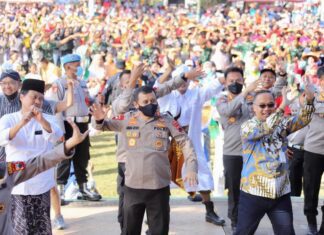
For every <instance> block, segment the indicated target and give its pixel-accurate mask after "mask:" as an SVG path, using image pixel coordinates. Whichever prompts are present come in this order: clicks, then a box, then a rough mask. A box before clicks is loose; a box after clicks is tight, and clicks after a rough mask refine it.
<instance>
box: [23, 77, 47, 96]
mask: <svg viewBox="0 0 324 235" xmlns="http://www.w3.org/2000/svg"><path fill="white" fill-rule="evenodd" d="M21 90H22V91H29V90H32V91H37V92H39V93H42V94H44V91H45V82H44V81H42V80H38V79H26V80H24V81H23V84H22V87H21Z"/></svg>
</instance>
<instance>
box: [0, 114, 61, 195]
mask: <svg viewBox="0 0 324 235" xmlns="http://www.w3.org/2000/svg"><path fill="white" fill-rule="evenodd" d="M43 117H44V118H45V119H46V120H47V121H48V122H49V123H50V124H51V128H52V132H51V133H48V132H47V131H46V130H44V129H43V128H42V126H41V125H40V124H39V123H38V122H37V121H36V120H35V119H32V120H30V121H29V122H28V123H27V124H26V125H25V126H24V127H22V128H21V129H20V130H19V131H18V133H17V135H16V136H15V137H14V138H13V139H12V140H9V131H10V129H11V128H12V127H14V126H15V125H16V124H18V123H19V122H20V121H21V119H22V113H21V111H19V112H15V113H11V114H7V115H4V116H3V117H2V118H1V119H0V133H1V134H0V146H4V147H5V150H6V155H7V159H6V160H7V161H8V162H10V161H27V160H28V159H31V158H33V157H36V156H38V155H40V154H43V153H45V152H46V151H48V150H50V149H52V148H53V146H54V144H55V143H56V142H57V141H58V140H59V139H60V138H61V137H62V136H63V132H62V130H61V129H60V128H59V127H58V126H57V124H56V119H55V116H52V115H47V114H43ZM26 170H27V171H28V169H26ZM54 185H55V179H54V168H52V169H50V170H47V171H45V172H43V173H41V174H39V175H37V176H35V177H33V178H31V179H30V180H27V181H26V182H23V183H20V184H18V185H17V186H15V187H14V189H13V191H12V194H16V195H39V194H42V193H45V192H47V191H48V190H50V189H51V188H52V187H53V186H54Z"/></svg>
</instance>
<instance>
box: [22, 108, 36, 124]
mask: <svg viewBox="0 0 324 235" xmlns="http://www.w3.org/2000/svg"><path fill="white" fill-rule="evenodd" d="M33 117H34V114H33V112H31V111H30V112H28V113H25V114H23V116H22V119H21V124H22V126H24V125H26V124H27V123H28V122H29V121H30V120H31V119H32V118H33Z"/></svg>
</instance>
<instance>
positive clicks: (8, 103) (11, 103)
mask: <svg viewBox="0 0 324 235" xmlns="http://www.w3.org/2000/svg"><path fill="white" fill-rule="evenodd" d="M55 105H56V103H53V102H52V101H51V102H49V101H46V100H44V103H43V112H44V113H47V114H52V115H53V114H54V113H55ZM20 108H21V105H20V101H19V95H17V97H16V98H14V99H12V100H9V99H8V98H7V97H6V96H5V95H0V118H2V117H3V116H4V115H5V114H9V113H15V112H18V111H19V110H20ZM5 160H6V152H5V148H4V147H1V146H0V162H2V161H5Z"/></svg>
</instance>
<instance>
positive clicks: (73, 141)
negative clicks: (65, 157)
mask: <svg viewBox="0 0 324 235" xmlns="http://www.w3.org/2000/svg"><path fill="white" fill-rule="evenodd" d="M68 123H69V124H70V125H71V127H72V130H73V134H72V137H71V138H69V139H68V140H67V141H66V142H65V144H64V147H65V150H66V152H70V151H71V149H72V148H74V147H75V146H76V145H78V144H80V143H81V142H82V141H83V140H84V139H85V138H86V137H87V136H88V134H89V132H90V130H87V131H86V132H84V133H81V132H80V129H79V127H78V126H77V125H76V124H75V123H74V122H72V121H70V120H68Z"/></svg>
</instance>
